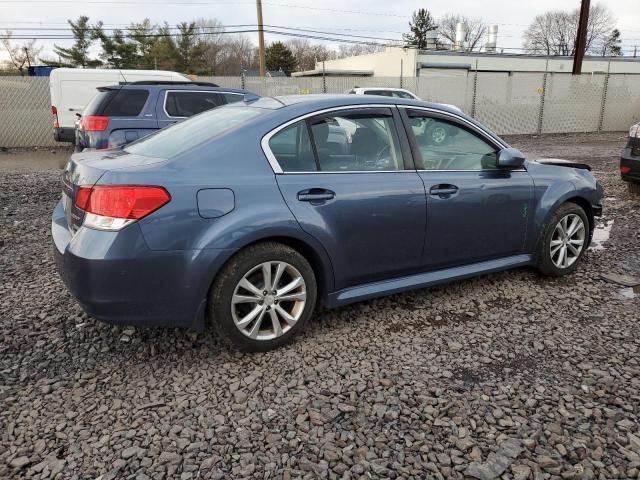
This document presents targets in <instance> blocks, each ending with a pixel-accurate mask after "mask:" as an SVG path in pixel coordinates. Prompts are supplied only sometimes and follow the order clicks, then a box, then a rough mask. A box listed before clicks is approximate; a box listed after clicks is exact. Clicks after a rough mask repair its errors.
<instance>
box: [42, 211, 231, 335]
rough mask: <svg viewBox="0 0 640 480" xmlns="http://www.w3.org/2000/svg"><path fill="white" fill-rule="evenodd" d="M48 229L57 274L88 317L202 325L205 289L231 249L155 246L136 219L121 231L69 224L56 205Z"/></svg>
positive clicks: (126, 322)
mask: <svg viewBox="0 0 640 480" xmlns="http://www.w3.org/2000/svg"><path fill="white" fill-rule="evenodd" d="M51 234H52V239H53V243H54V254H55V258H56V264H57V267H58V272H59V273H60V277H61V278H62V280H63V281H64V283H65V285H66V286H67V288H68V289H69V291H70V292H71V294H72V295H73V296H74V297H75V298H76V300H77V301H78V303H80V305H81V306H82V308H83V309H84V310H85V311H86V312H87V313H88V314H89V315H91V316H92V317H94V318H96V319H98V320H101V321H104V322H107V323H111V324H117V325H134V326H160V327H192V328H196V329H201V328H202V327H203V326H204V314H205V307H206V299H207V293H208V290H209V286H210V284H211V281H212V280H213V277H214V276H215V273H216V272H217V271H218V270H219V268H220V267H221V266H222V265H223V263H224V262H225V261H226V259H227V258H229V256H230V255H231V254H232V253H233V251H229V250H215V249H209V250H197V251H194V250H172V251H153V250H150V249H149V247H148V246H147V244H146V242H145V240H144V238H143V235H142V232H141V230H140V228H139V227H138V225H137V224H133V225H130V226H128V227H125V228H124V229H123V230H121V231H119V232H105V231H97V230H92V229H89V228H85V227H81V228H80V229H79V230H78V231H77V232H76V233H75V235H72V233H71V232H70V231H69V229H68V228H67V223H66V218H65V215H64V211H63V208H62V204H61V203H58V205H57V206H56V208H55V210H54V213H53V218H52V224H51Z"/></svg>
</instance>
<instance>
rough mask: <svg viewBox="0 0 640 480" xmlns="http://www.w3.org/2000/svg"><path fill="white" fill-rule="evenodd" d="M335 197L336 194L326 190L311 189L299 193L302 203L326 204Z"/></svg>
mask: <svg viewBox="0 0 640 480" xmlns="http://www.w3.org/2000/svg"><path fill="white" fill-rule="evenodd" d="M335 196H336V194H335V192H332V191H331V190H327V189H325V188H310V189H308V190H302V191H301V192H298V200H299V201H301V202H324V201H327V200H332V199H333V198H334V197H335Z"/></svg>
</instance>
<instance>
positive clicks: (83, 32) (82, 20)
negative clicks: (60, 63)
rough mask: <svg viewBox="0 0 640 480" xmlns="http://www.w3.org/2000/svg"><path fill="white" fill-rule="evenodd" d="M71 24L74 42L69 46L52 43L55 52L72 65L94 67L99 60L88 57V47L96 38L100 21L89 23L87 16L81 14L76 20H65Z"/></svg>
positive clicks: (100, 27)
mask: <svg viewBox="0 0 640 480" xmlns="http://www.w3.org/2000/svg"><path fill="white" fill-rule="evenodd" d="M67 22H69V25H71V31H72V33H73V37H74V38H75V42H74V44H73V46H72V47H70V48H63V47H59V46H58V45H54V51H55V53H56V54H57V55H58V56H59V57H60V58H62V59H64V60H67V61H68V62H69V63H71V64H72V65H78V66H81V67H83V68H84V67H94V66H97V65H100V63H101V62H100V61H99V60H92V59H90V58H89V47H90V46H91V44H92V43H93V41H94V40H96V39H97V38H98V36H97V31H99V30H101V29H102V22H98V24H97V25H95V26H91V25H89V17H87V16H84V15H83V16H81V17H78V20H76V21H75V22H73V21H72V20H67Z"/></svg>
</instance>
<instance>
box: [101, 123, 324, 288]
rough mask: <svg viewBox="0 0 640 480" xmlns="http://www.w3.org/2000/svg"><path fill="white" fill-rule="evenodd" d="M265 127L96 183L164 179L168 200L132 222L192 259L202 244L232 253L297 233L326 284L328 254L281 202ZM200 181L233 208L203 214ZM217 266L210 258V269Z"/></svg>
mask: <svg viewBox="0 0 640 480" xmlns="http://www.w3.org/2000/svg"><path fill="white" fill-rule="evenodd" d="M263 133H264V132H263V131H262V130H260V129H257V130H255V131H251V132H248V131H247V130H242V134H240V135H230V136H225V137H222V138H220V139H218V140H216V141H213V142H211V143H208V144H206V145H204V146H202V147H199V148H195V149H193V150H191V151H190V152H187V153H186V154H185V155H182V157H181V158H176V159H174V160H171V161H168V162H165V163H161V164H152V165H149V166H141V167H135V168H123V169H117V170H109V171H107V172H106V173H105V174H104V176H103V177H101V178H100V184H140V185H162V186H164V187H165V188H166V189H167V191H168V192H169V194H170V195H171V201H170V202H169V203H168V204H167V205H165V206H163V207H162V208H161V209H160V210H158V211H156V212H154V213H153V214H152V215H150V216H149V217H147V218H144V219H143V220H141V221H140V222H138V225H139V227H140V229H141V231H142V233H143V236H144V238H145V241H146V242H147V244H148V246H149V248H150V249H151V250H154V251H169V250H191V251H192V252H193V257H194V261H196V259H197V258H198V257H202V256H201V255H200V254H199V253H198V252H200V251H203V250H211V249H214V250H220V251H222V250H224V251H225V252H230V253H229V255H230V254H232V252H233V251H237V250H238V249H241V248H243V247H245V246H246V245H249V244H251V243H254V242H257V241H260V240H263V239H266V238H274V237H281V238H282V237H285V238H289V239H295V240H297V241H300V242H303V243H305V244H306V245H308V246H309V247H310V248H312V249H313V251H314V252H315V253H316V255H317V257H318V258H319V259H320V260H321V263H322V269H323V272H322V277H323V278H324V279H325V280H326V281H327V285H326V289H327V290H331V289H332V286H333V271H332V268H331V262H330V260H329V258H328V256H327V254H326V252H325V251H324V249H323V247H322V246H321V245H320V244H319V243H318V242H317V241H316V240H314V239H313V238H312V237H310V236H309V235H308V234H306V233H305V232H304V231H303V230H302V229H301V228H300V226H299V225H298V223H297V221H296V220H295V218H294V216H293V214H292V213H291V211H290V210H289V208H288V207H287V205H286V203H285V202H284V199H283V197H282V194H281V193H280V190H279V189H278V186H277V183H276V180H275V174H274V173H273V171H272V169H271V167H270V166H269V163H268V161H267V159H266V157H265V156H264V153H263V152H262V149H261V148H260V146H259V145H260V139H261V138H262V135H263ZM247 139H251V140H247ZM204 189H229V190H231V191H232V192H233V195H234V206H233V209H232V210H231V211H230V212H228V213H226V214H225V215H222V216H220V217H218V218H203V216H201V215H200V214H199V211H198V204H197V197H198V192H199V191H202V190H204ZM205 258H206V257H205ZM215 268H217V267H215V266H214V265H212V271H211V275H213V274H214V273H215ZM212 279H213V276H212V277H211V280H212ZM207 288H208V285H207Z"/></svg>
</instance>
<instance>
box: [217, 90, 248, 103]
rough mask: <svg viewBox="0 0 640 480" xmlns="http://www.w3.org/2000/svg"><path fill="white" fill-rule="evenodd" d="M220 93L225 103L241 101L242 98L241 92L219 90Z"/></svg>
mask: <svg viewBox="0 0 640 480" xmlns="http://www.w3.org/2000/svg"><path fill="white" fill-rule="evenodd" d="M220 95H222V98H224V101H225V103H234V102H241V101H242V100H244V95H243V94H242V93H230V92H220Z"/></svg>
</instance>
